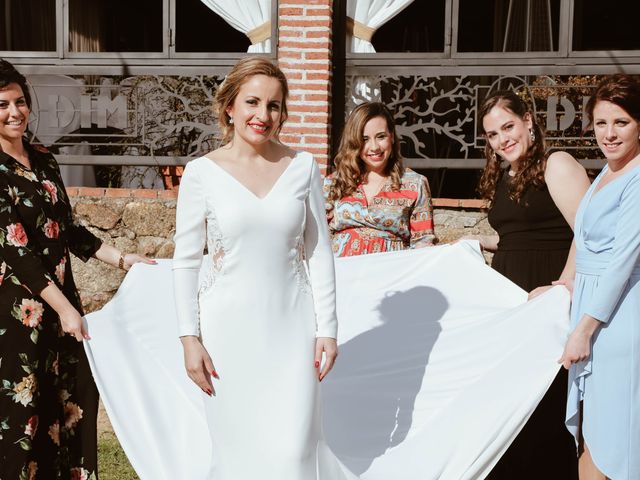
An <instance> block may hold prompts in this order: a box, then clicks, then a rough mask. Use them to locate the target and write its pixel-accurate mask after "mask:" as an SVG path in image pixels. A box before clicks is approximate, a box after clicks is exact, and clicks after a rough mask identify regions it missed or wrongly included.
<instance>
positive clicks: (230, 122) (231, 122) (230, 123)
mask: <svg viewBox="0 0 640 480" xmlns="http://www.w3.org/2000/svg"><path fill="white" fill-rule="evenodd" d="M229 125H233V117H232V116H231V115H229Z"/></svg>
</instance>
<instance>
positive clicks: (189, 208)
mask: <svg viewBox="0 0 640 480" xmlns="http://www.w3.org/2000/svg"><path fill="white" fill-rule="evenodd" d="M205 241H206V204H205V198H204V194H203V190H202V185H201V183H200V179H199V177H198V172H197V169H196V166H195V165H194V164H191V163H190V164H188V165H187V166H186V168H185V170H184V174H183V176H182V181H181V182H180V193H179V195H178V206H177V210H176V234H175V236H174V242H175V253H174V255H173V285H174V295H175V304H176V314H177V316H178V335H179V336H181V337H182V336H186V335H194V336H199V335H200V326H199V318H198V273H199V271H200V265H201V264H202V253H203V250H204V245H205Z"/></svg>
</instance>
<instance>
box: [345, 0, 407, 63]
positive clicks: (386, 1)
mask: <svg viewBox="0 0 640 480" xmlns="http://www.w3.org/2000/svg"><path fill="white" fill-rule="evenodd" d="M411 2H413V0H348V1H347V17H349V18H351V19H353V21H354V24H355V26H354V29H355V30H356V31H357V30H358V29H359V28H361V26H365V27H368V28H369V29H373V30H375V29H377V28H379V27H380V26H382V25H384V24H385V23H386V22H388V21H389V20H391V19H392V18H393V17H395V16H396V15H397V14H398V13H400V12H401V11H402V10H404V9H405V8H406V7H408V6H409V5H410V4H411ZM365 31H367V30H366V29H365ZM347 45H348V48H350V51H351V52H352V53H375V51H376V50H375V48H373V45H372V44H371V41H369V40H366V39H362V38H357V36H355V35H351V34H350V33H349V32H348V33H347Z"/></svg>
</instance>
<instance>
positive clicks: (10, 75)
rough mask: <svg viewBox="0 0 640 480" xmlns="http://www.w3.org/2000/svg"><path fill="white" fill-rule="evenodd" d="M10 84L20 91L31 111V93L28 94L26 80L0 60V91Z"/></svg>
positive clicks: (12, 67) (11, 66)
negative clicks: (17, 87)
mask: <svg viewBox="0 0 640 480" xmlns="http://www.w3.org/2000/svg"><path fill="white" fill-rule="evenodd" d="M12 83H16V84H17V85H18V86H19V87H20V88H21V89H22V94H23V95H24V100H25V102H27V107H29V110H31V92H29V86H28V85H27V79H26V78H24V75H22V74H21V73H20V72H19V71H18V70H16V68H15V67H14V66H13V65H11V64H10V63H9V62H7V61H6V60H4V59H0V90H2V89H4V88H7V87H8V86H9V85H10V84H12Z"/></svg>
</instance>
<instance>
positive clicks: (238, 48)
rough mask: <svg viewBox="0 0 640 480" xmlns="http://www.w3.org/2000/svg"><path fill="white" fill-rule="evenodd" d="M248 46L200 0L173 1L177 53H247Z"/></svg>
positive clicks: (237, 32)
mask: <svg viewBox="0 0 640 480" xmlns="http://www.w3.org/2000/svg"><path fill="white" fill-rule="evenodd" d="M250 45H251V42H250V41H249V39H248V38H247V36H246V35H245V34H244V33H242V32H239V31H238V30H236V29H235V28H233V27H232V26H231V25H229V24H228V23H227V22H225V21H224V20H223V19H222V18H221V17H220V16H219V15H217V14H216V13H214V12H213V11H212V10H211V9H210V8H209V7H207V6H206V5H205V4H204V3H203V2H202V1H201V0H178V1H176V52H246V51H247V49H248V48H249V46H250Z"/></svg>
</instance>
